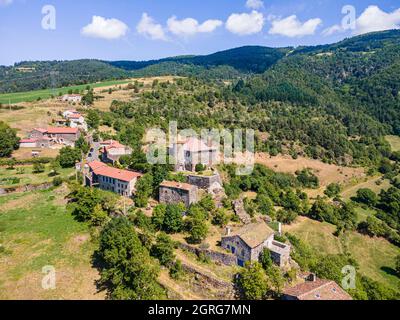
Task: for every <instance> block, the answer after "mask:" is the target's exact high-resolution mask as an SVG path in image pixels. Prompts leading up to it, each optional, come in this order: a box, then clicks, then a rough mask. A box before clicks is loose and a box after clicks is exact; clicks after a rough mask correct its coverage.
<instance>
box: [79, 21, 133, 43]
mask: <svg viewBox="0 0 400 320" xmlns="http://www.w3.org/2000/svg"><path fill="white" fill-rule="evenodd" d="M128 29H129V28H128V26H127V25H126V24H125V23H123V22H122V21H120V20H118V19H106V18H103V17H99V16H93V17H92V22H91V23H90V24H88V25H87V26H86V27H83V28H82V30H81V34H82V35H84V36H86V37H91V38H102V39H107V40H113V39H118V38H121V37H123V36H124V35H125V34H126V32H127V31H128Z"/></svg>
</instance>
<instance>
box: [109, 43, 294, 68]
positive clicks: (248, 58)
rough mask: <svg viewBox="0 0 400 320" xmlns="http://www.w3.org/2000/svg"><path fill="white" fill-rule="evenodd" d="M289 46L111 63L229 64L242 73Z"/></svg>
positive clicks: (274, 59)
mask: <svg viewBox="0 0 400 320" xmlns="http://www.w3.org/2000/svg"><path fill="white" fill-rule="evenodd" d="M288 51H289V48H278V49H275V48H267V47H261V46H245V47H240V48H235V49H230V50H225V51H220V52H217V53H214V54H210V55H205V56H179V57H172V58H166V59H160V60H152V61H143V62H136V61H115V62H110V64H111V65H113V66H115V67H118V68H122V69H125V70H140V69H143V68H146V67H149V66H154V65H157V64H162V63H166V62H174V63H176V64H178V65H179V64H180V65H195V66H201V67H205V68H212V67H217V66H229V67H232V68H234V69H236V70H238V71H240V72H244V73H262V72H264V71H265V70H267V69H268V68H269V67H270V66H271V65H273V64H275V63H276V62H277V61H278V60H280V59H281V58H283V57H284V56H285V54H286V53H287V52H288Z"/></svg>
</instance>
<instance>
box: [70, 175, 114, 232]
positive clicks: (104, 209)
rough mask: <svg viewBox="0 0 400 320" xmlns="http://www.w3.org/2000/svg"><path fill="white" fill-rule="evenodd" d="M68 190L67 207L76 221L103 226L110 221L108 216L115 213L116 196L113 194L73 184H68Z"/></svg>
mask: <svg viewBox="0 0 400 320" xmlns="http://www.w3.org/2000/svg"><path fill="white" fill-rule="evenodd" d="M70 189H71V192H70V194H69V195H68V198H69V199H70V204H69V205H70V207H71V210H72V214H73V215H74V216H75V218H76V219H77V220H78V221H81V222H89V223H90V224H91V225H93V226H104V225H105V224H107V222H108V221H109V220H110V218H109V217H110V215H111V214H113V213H116V212H117V210H116V203H117V196H116V195H115V194H114V193H111V192H107V191H103V190H100V189H96V188H86V187H83V186H81V185H79V184H74V183H72V184H70Z"/></svg>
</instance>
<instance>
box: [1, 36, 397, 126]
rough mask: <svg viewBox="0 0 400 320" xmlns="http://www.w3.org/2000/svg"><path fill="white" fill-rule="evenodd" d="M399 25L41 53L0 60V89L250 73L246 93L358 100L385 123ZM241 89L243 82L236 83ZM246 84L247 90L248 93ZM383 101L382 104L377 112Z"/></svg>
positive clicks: (393, 92) (393, 88) (392, 99)
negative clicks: (227, 42) (141, 56)
mask: <svg viewBox="0 0 400 320" xmlns="http://www.w3.org/2000/svg"><path fill="white" fill-rule="evenodd" d="M399 49H400V31H385V32H378V33H371V34H366V35H362V36H358V37H354V38H349V39H346V40H344V41H341V42H339V43H335V44H330V45H321V46H314V47H299V48H296V49H294V48H268V47H261V46H246V47H241V48H236V49H230V50H226V51H221V52H217V53H214V54H210V55H204V56H180V57H171V58H165V59H161V60H152V61H142V62H138V61H114V62H107V61H98V60H75V61H42V62H39V61H37V62H21V63H18V64H16V65H15V66H12V67H2V66H0V93H4V92H18V91H28V90H36V89H45V88H49V87H54V86H56V87H61V86H67V85H73V84H83V83H90V82H94V81H101V80H112V79H120V78H127V77H135V76H157V75H180V76H194V77H197V78H200V79H239V78H247V79H248V78H249V76H250V78H252V79H251V80H247V82H246V85H245V86H243V88H238V91H242V93H243V94H248V95H249V99H250V100H251V99H253V100H254V99H255V100H258V101H262V100H279V101H281V100H283V101H291V102H295V103H311V104H316V103H317V101H319V102H321V101H324V103H327V102H330V103H336V104H342V103H343V102H344V101H346V102H347V103H348V104H350V105H356V106H357V110H359V105H360V104H361V105H362V108H365V110H368V113H370V114H371V115H372V116H374V117H376V118H378V119H379V121H381V122H385V123H386V122H388V123H390V125H391V126H393V128H395V129H394V130H395V132H400V122H398V121H397V119H393V116H392V114H393V113H396V108H397V107H398V104H399V95H398V92H399V87H398V86H399V81H398V80H399V76H400V73H399V72H398V69H399V64H400V61H399V54H400V53H399V52H400V50H399ZM239 89H240V90H239ZM250 91H251V94H250ZM382 108H384V109H385V112H381V111H382Z"/></svg>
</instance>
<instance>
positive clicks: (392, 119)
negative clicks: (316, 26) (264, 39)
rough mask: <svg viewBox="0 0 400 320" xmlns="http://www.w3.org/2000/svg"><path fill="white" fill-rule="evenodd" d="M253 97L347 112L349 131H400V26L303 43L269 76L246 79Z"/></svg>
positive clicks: (243, 86) (242, 89)
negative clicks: (375, 124)
mask: <svg viewBox="0 0 400 320" xmlns="http://www.w3.org/2000/svg"><path fill="white" fill-rule="evenodd" d="M236 92H238V93H239V94H241V95H242V96H243V97H246V98H247V99H249V101H250V102H254V103H255V102H257V101H258V102H261V101H271V100H274V101H281V102H288V103H291V104H297V105H309V106H313V107H319V108H324V109H326V110H327V112H329V113H334V114H336V115H341V116H342V118H343V119H342V120H343V122H344V123H347V124H348V126H349V134H364V133H365V132H363V131H365V130H371V128H372V127H373V126H368V125H367V123H366V121H367V119H365V116H361V115H362V114H364V115H368V116H370V118H371V119H373V120H376V121H377V122H379V123H381V124H382V126H381V127H380V128H379V129H378V128H377V127H375V129H376V130H377V131H379V130H389V131H391V132H393V133H395V134H400V31H386V32H379V33H372V34H367V35H362V36H358V37H354V38H351V39H346V40H344V41H342V42H340V43H337V44H333V45H326V46H318V47H310V48H299V49H297V50H296V51H294V52H292V53H291V54H290V55H287V56H286V57H284V58H282V59H281V60H279V61H278V62H277V63H276V64H275V65H273V66H272V67H271V68H270V69H268V70H267V71H266V72H265V73H264V74H263V75H260V76H254V77H252V78H251V79H248V80H247V81H246V82H243V81H240V82H239V83H238V84H237V86H236Z"/></svg>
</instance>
